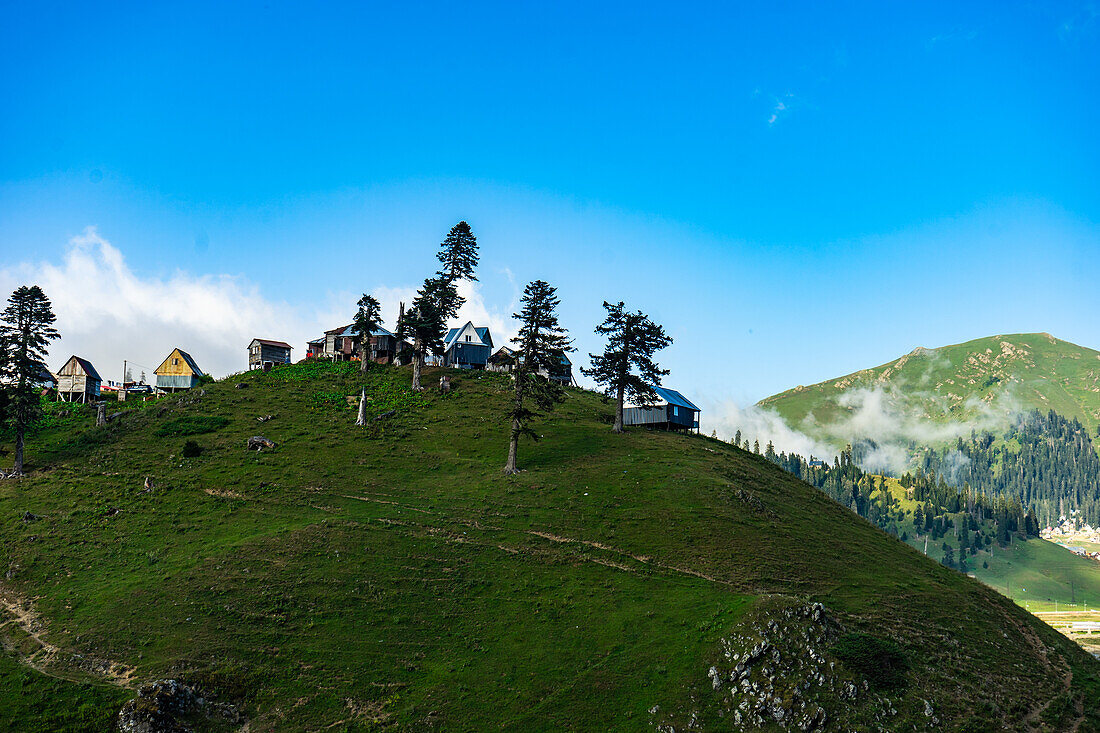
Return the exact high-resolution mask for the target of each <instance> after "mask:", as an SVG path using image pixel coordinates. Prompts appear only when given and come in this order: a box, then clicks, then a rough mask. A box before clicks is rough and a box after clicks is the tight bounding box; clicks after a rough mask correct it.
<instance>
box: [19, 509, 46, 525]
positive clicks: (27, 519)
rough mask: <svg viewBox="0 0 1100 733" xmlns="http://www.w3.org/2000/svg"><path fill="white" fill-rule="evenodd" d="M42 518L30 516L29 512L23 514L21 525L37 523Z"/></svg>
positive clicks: (35, 515) (34, 515)
mask: <svg viewBox="0 0 1100 733" xmlns="http://www.w3.org/2000/svg"><path fill="white" fill-rule="evenodd" d="M41 518H42V517H40V516H38V515H37V514H31V513H30V512H23V523H24V524H30V523H31V522H37V521H38V520H39V519H41Z"/></svg>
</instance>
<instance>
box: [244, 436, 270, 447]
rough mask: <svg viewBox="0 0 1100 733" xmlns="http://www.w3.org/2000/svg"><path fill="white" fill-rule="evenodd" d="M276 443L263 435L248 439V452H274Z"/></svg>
mask: <svg viewBox="0 0 1100 733" xmlns="http://www.w3.org/2000/svg"><path fill="white" fill-rule="evenodd" d="M274 448H275V443H274V442H272V441H270V440H268V439H267V438H265V437H263V436H262V435H253V436H252V437H251V438H249V439H248V450H254V451H263V450H265V449H267V450H273V449H274Z"/></svg>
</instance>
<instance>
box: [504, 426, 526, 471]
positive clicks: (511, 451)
mask: <svg viewBox="0 0 1100 733" xmlns="http://www.w3.org/2000/svg"><path fill="white" fill-rule="evenodd" d="M521 429H522V426H521V425H520V424H519V420H517V419H516V418H512V435H511V439H510V440H509V441H508V462H507V463H505V464H504V473H505V475H507V476H514V475H516V474H517V473H519V469H518V468H516V455H517V454H518V453H519V433H520V430H521Z"/></svg>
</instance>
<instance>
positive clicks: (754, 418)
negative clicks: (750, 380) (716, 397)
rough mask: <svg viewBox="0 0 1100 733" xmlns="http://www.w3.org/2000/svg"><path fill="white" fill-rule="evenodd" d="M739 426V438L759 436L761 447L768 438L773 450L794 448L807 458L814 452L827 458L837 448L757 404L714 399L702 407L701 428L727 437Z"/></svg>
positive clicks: (792, 449)
mask: <svg viewBox="0 0 1100 733" xmlns="http://www.w3.org/2000/svg"><path fill="white" fill-rule="evenodd" d="M738 430H740V431H741V439H742V440H747V441H749V442H750V443H751V442H752V441H754V440H759V441H760V450H761V451H763V450H764V446H766V445H767V444H768V441H769V440H770V441H772V443H773V444H774V445H775V451H776V453H782V452H786V453H792V452H793V453H797V454H799V455H801V456H802V457H804V458H807V459H808V458H809V457H810V456H814V457H817V458H826V459H830V460H831V459H832V457H833V456H834V455H837V451H836V450H834V449H832V448H830V447H829V446H827V445H825V444H824V443H821V442H820V441H817V440H814V439H813V438H811V437H810V436H808V435H806V434H804V433H801V432H799V431H797V430H795V429H794V428H792V427H791V426H790V425H788V424H787V422H786V421H785V420H784V419H783V418H782V417H780V415H779V413H777V412H775V411H773V410H768V409H764V408H762V407H758V406H756V405H750V406H749V407H739V406H738V405H737V404H735V403H733V402H718V403H714V404H712V405H709V406H708V407H707V409H704V410H703V412H702V418H701V420H700V431H701V432H703V433H705V434H707V435H710V434H711V432H712V431H717V433H718V437H719V438H721V439H722V440H727V441H728V440H732V439H733V436H734V434H735V433H736V432H737V431H738Z"/></svg>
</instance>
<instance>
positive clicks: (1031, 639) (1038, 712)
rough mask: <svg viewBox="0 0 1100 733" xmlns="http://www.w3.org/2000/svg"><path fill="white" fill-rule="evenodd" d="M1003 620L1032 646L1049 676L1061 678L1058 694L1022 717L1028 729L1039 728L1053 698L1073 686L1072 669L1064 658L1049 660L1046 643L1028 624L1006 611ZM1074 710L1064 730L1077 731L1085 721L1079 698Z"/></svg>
mask: <svg viewBox="0 0 1100 733" xmlns="http://www.w3.org/2000/svg"><path fill="white" fill-rule="evenodd" d="M1003 615H1004V617H1005V620H1006V621H1007V622H1008V623H1009V624H1010V625H1011V626H1013V627H1014V628H1015V629H1016V630H1017V631H1018V632H1019V633H1020V635H1021V636H1023V638H1024V640H1025V641H1027V643H1028V645H1029V646H1030V647H1031V648H1032V650H1033V651H1034V653H1035V656H1036V657H1038V658H1039V660H1040V661H1041V662H1042V665H1043V668H1044V669H1045V670H1046V671H1047V672H1049V673H1050V674H1051V676H1056V675H1057V676H1060V677H1061V678H1062V685H1061V689H1060V690H1059V694H1058V695H1054V696H1052V697H1051V698H1050V699H1049V700H1047V701H1046V702H1044V703H1043V704H1041V705H1038V706H1036V707H1034V708H1032V709H1031V711H1030V712H1029V713H1028V714H1027V715H1026V716H1025V717H1024V725H1026V726H1027V727H1028V729H1029V730H1041V729H1042V728H1043V725H1042V724H1041V722H1040V718H1041V717H1042V715H1043V713H1045V712H1046V711H1047V710H1048V709H1049V708H1050V706H1051V705H1052V704H1053V703H1054V701H1055V700H1057V699H1058V697H1059V696H1060V695H1061V694H1063V693H1068V692H1069V691H1070V690H1071V689H1072V688H1073V670H1072V669H1071V668H1070V666H1069V663H1068V662H1066V661H1065V660H1059V662H1060V664H1057V665H1056V664H1055V663H1054V662H1052V661H1051V660H1050V655H1049V649H1048V648H1047V645H1046V644H1044V643H1043V640H1042V639H1040V638H1039V636H1038V634H1036V633H1035V630H1034V629H1032V628H1031V627H1030V626H1029V625H1028V624H1026V623H1023V622H1021V621H1020V620H1019V619H1017V618H1014V617H1013V616H1012V615H1011V614H1010V613H1008V612H1007V611H1005V612H1003ZM1074 712H1076V713H1077V718H1076V719H1075V720H1074V721H1073V722H1072V723H1071V724H1070V727H1069V728H1067V729H1066V730H1067V731H1068V732H1069V733H1077V731H1078V729H1080V727H1081V724H1082V723H1084V722H1085V711H1084V708H1083V707H1082V703H1081V700H1080V699H1078V700H1076V701H1075V705H1074Z"/></svg>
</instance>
